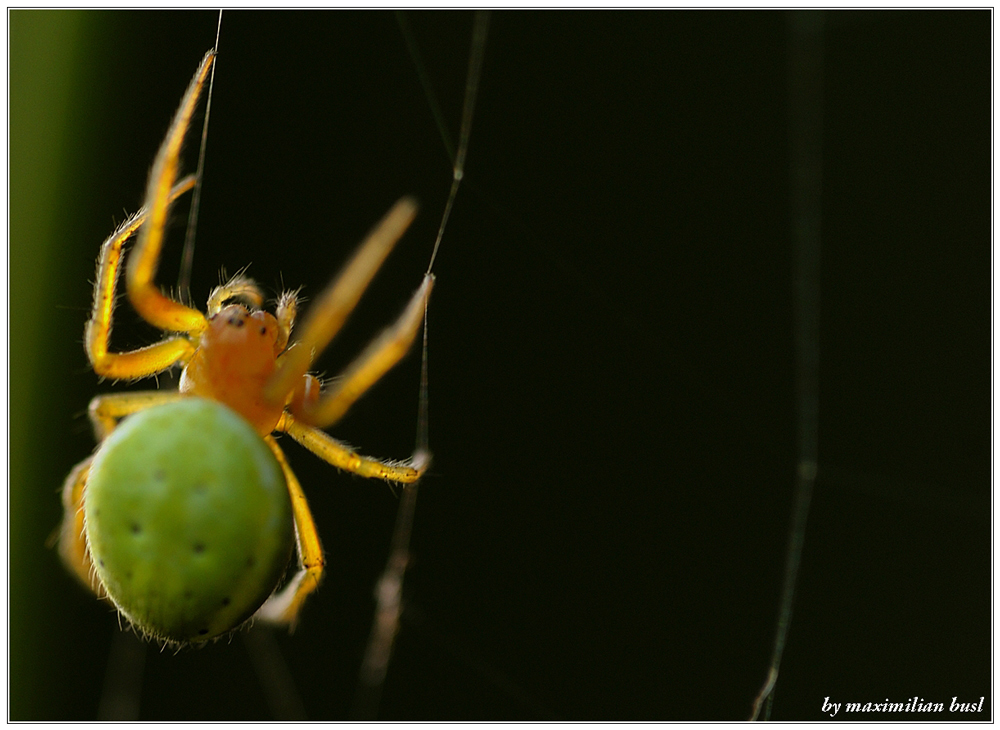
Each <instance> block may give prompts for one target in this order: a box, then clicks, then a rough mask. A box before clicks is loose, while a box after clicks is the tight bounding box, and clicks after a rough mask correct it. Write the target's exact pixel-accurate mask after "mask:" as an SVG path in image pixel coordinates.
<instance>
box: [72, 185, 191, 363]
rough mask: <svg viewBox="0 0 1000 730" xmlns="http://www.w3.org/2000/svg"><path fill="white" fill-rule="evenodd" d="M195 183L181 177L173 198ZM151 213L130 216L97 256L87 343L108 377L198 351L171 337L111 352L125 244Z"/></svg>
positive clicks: (91, 358)
mask: <svg viewBox="0 0 1000 730" xmlns="http://www.w3.org/2000/svg"><path fill="white" fill-rule="evenodd" d="M194 183H195V178H194V176H188V177H186V178H184V179H183V180H181V181H180V182H179V183H177V185H175V186H174V188H173V190H171V191H170V200H171V201H173V200H175V199H176V198H178V197H179V196H181V195H183V194H184V193H186V192H187V191H188V190H190V189H191V188H192V187H194ZM148 216H149V210H148V209H147V208H143V209H142V210H140V211H138V212H137V213H135V214H134V215H132V216H131V217H129V218H128V219H126V220H125V222H124V223H122V224H121V225H120V226H119V227H118V230H116V231H115V232H114V233H112V234H111V235H110V236H109V237H108V239H107V240H106V241H105V242H104V243H103V244H101V253H100V255H99V256H98V259H97V280H96V282H95V284H94V305H93V309H92V310H91V314H90V320H89V321H88V322H87V327H86V331H85V335H84V342H85V347H86V350H87V357H88V358H89V359H90V363H91V365H92V366H93V368H94V371H95V372H96V373H97V374H98V375H102V376H104V377H109V378H115V379H119V378H143V377H146V376H147V375H154V374H155V373H159V372H162V371H164V370H166V369H167V368H168V367H170V366H171V365H173V364H174V363H175V362H177V361H179V360H182V359H184V358H185V357H187V356H188V355H190V354H191V352H193V350H194V348H193V347H192V346H191V343H190V342H188V341H187V340H186V339H184V338H183V337H171V338H168V339H166V340H164V341H162V342H158V343H157V344H155V345H150V346H149V347H143V348H141V349H138V350H133V351H131V352H108V343H109V340H110V337H111V321H112V312H113V310H114V306H115V284H116V282H117V280H118V271H119V268H120V266H121V258H122V246H124V244H125V241H127V240H128V239H129V238H130V237H131V236H132V235H133V234H134V233H135V232H136V230H138V228H139V227H140V226H142V224H143V223H145V222H146V219H147V218H148Z"/></svg>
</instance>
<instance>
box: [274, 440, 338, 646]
mask: <svg viewBox="0 0 1000 730" xmlns="http://www.w3.org/2000/svg"><path fill="white" fill-rule="evenodd" d="M264 441H265V442H267V445H268V446H270V447H271V451H272V452H273V453H274V456H275V458H277V460H278V463H279V464H281V470H282V471H283V472H284V473H285V482H286V483H287V484H288V494H289V496H290V497H291V499H292V517H293V519H294V520H295V549H296V551H297V553H298V556H299V570H298V572H297V573H296V574H295V575H294V576H293V577H292V579H291V580H290V581H289V582H288V583H287V584H286V585H285V587H284V588H282V589H281V591H280V592H279V593H275V594H274V595H273V596H271V597H270V598H268V599H267V601H265V602H264V605H263V606H261V607H260V610H258V612H257V616H258V617H259V618H261V619H262V620H264V621H267V622H268V623H275V624H287V625H289V626H290V627H291V628H294V627H295V621H296V620H297V619H298V615H299V611H300V610H301V609H302V604H303V603H304V602H305V600H306V598H307V597H308V596H309V594H310V593H312V592H313V591H314V590H316V588H317V587H319V582H320V579H321V578H322V577H323V566H324V565H325V564H326V562H325V560H324V559H323V546H322V545H321V544H320V541H319V533H318V532H317V531H316V523H315V521H313V516H312V513H311V512H310V511H309V503H308V502H307V501H306V495H305V493H304V492H303V491H302V485H301V484H299V480H298V479H297V478H296V476H295V473H294V472H293V471H292V468H291V467H290V466H289V465H288V460H287V459H286V458H285V454H284V452H282V450H281V447H280V446H278V443H277V442H276V441H275V440H274V437H273V436H265V437H264Z"/></svg>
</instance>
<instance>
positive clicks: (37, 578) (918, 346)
mask: <svg viewBox="0 0 1000 730" xmlns="http://www.w3.org/2000/svg"><path fill="white" fill-rule="evenodd" d="M408 17H409V18H410V22H411V24H412V26H413V31H414V37H415V39H416V42H417V44H418V45H419V46H420V48H421V52H422V53H423V55H424V57H425V62H426V66H427V73H428V76H429V77H430V79H431V81H432V83H433V85H434V87H435V90H436V93H437V94H438V95H439V96H440V99H441V104H442V108H443V112H444V116H445V118H446V119H447V120H448V121H449V123H450V124H451V125H452V128H453V129H454V128H455V127H457V120H458V118H459V112H460V107H461V98H462V90H463V86H464V82H465V69H466V63H467V56H468V42H469V35H470V32H471V16H470V15H469V14H467V13H415V14H411V15H410V16H408ZM8 18H9V27H10V36H9V37H10V56H9V59H10V66H9V69H10V89H9V90H10V211H9V213H10V216H9V220H10V236H11V239H10V266H11V269H10V270H11V274H10V281H9V284H10V307H11V318H10V327H11V330H10V343H11V348H10V353H11V354H10V378H11V381H10V394H11V405H10V408H11V413H10V416H11V417H10V423H11V437H10V438H11V440H10V452H11V470H10V476H11V485H10V498H9V509H10V520H9V522H10V552H9V561H10V565H9V568H10V572H9V590H10V593H9V595H10V600H9V610H10V614H9V627H8V633H9V636H10V648H9V652H10V657H9V658H10V661H9V668H10V684H9V686H10V719H13V720H42V719H46V720H52V719H62V720H80V719H94V718H96V717H98V716H101V717H104V718H111V717H121V718H128V717H133V718H134V717H138V718H140V719H144V720H153V719H172V720H224V719H231V720H241V719H272V718H295V717H309V718H311V719H339V718H344V717H346V716H348V714H349V712H350V707H351V703H352V698H353V695H354V690H355V686H356V677H357V671H358V667H359V664H360V656H361V652H362V651H363V648H364V644H365V641H366V639H367V636H368V630H369V627H370V622H371V617H372V607H373V604H372V600H371V591H372V586H373V585H374V582H375V580H376V577H377V575H378V573H379V571H380V570H381V567H382V565H383V564H384V560H385V557H386V554H387V552H388V545H389V536H390V533H391V529H392V521H393V518H394V514H395V505H396V498H395V496H394V495H393V494H392V492H391V490H389V489H388V488H386V487H385V486H384V485H380V484H370V483H366V482H364V481H362V480H360V479H355V478H352V477H349V476H346V475H338V474H337V473H336V472H334V470H332V469H330V468H329V467H327V466H326V465H324V464H322V463H320V462H318V460H316V459H314V458H313V457H311V456H310V455H309V454H306V453H303V452H302V451H301V450H300V449H298V448H297V447H296V446H295V445H294V444H292V445H289V446H288V448H287V451H288V452H289V456H290V458H291V459H292V463H293V466H294V467H295V469H296V471H297V473H298V475H299V477H300V479H301V481H302V483H303V485H304V486H305V488H306V490H307V493H308V494H309V497H310V501H311V505H312V507H313V511H314V514H315V516H316V519H317V523H318V525H319V527H320V532H321V535H322V538H323V541H324V546H325V548H326V552H327V558H328V564H329V572H328V575H327V578H326V582H325V583H324V585H323V588H322V590H321V591H320V592H319V594H318V595H317V596H316V597H315V598H314V599H313V600H311V601H310V602H309V604H308V605H307V607H306V610H305V613H304V616H303V619H302V623H301V625H300V627H299V629H298V630H297V632H296V633H295V634H294V635H293V636H290V637H289V636H287V635H284V634H281V633H277V634H271V633H268V632H266V631H257V630H255V631H254V632H252V633H249V634H246V633H241V634H238V635H237V636H236V637H235V638H233V640H232V641H229V642H219V643H217V644H213V645H210V646H207V647H204V648H202V649H195V650H185V651H182V652H180V653H178V654H176V655H175V654H173V653H171V652H165V653H164V652H160V651H159V650H158V649H157V648H156V647H155V646H154V647H148V648H146V647H144V646H143V645H141V644H139V643H138V642H136V641H135V640H134V639H132V637H131V636H130V635H129V634H127V633H123V632H121V631H120V630H119V626H118V621H117V620H116V618H115V615H114V612H113V611H111V610H110V609H109V608H108V607H107V606H106V605H103V604H101V603H99V602H97V601H95V600H94V599H93V598H92V597H90V596H88V595H87V594H86V593H85V592H83V591H82V590H80V589H79V588H78V587H77V586H76V585H75V583H74V582H73V581H72V579H71V578H70V577H69V576H68V575H66V574H65V573H64V571H63V570H62V568H61V566H60V565H59V563H58V559H57V557H56V555H55V552H54V551H53V550H51V549H48V548H46V540H47V538H48V536H49V535H50V534H51V532H52V530H53V529H54V528H55V526H56V525H57V524H58V522H59V519H60V511H61V510H60V506H59V498H58V489H59V486H60V484H61V482H62V479H63V478H64V476H65V474H66V473H67V472H68V471H69V470H70V469H71V468H72V466H73V465H74V464H75V463H77V462H78V461H79V460H81V459H82V458H84V457H85V456H86V455H87V454H89V453H90V451H91V450H92V448H93V438H92V435H91V433H90V427H89V425H88V422H87V419H86V415H85V413H86V405H87V403H88V401H89V399H90V398H91V397H92V396H93V395H94V394H95V393H97V392H106V391H108V390H111V389H112V388H122V387H132V386H126V385H118V386H113V385H112V384H110V383H100V382H98V379H97V377H96V376H95V375H94V374H93V373H92V372H91V371H90V370H89V368H88V365H87V362H86V358H85V356H84V354H83V348H82V335H83V323H84V321H85V319H86V317H87V312H88V308H89V304H90V295H91V284H90V282H91V280H92V278H93V272H94V260H95V257H96V254H97V251H98V247H99V245H100V243H101V241H102V240H103V239H104V238H105V237H106V236H107V234H108V233H110V232H111V230H112V229H113V228H114V226H115V224H116V223H117V222H119V221H120V220H122V219H123V218H124V217H125V215H126V214H127V213H128V212H131V211H134V210H135V209H136V208H137V207H138V206H139V205H140V203H141V196H142V191H143V188H144V185H145V176H146V174H147V171H148V167H149V164H150V163H151V161H152V158H153V154H154V153H155V150H156V148H157V146H158V144H159V142H160V140H161V138H162V135H163V133H164V132H165V130H166V128H167V125H168V122H169V119H170V116H171V114H172V113H173V110H174V108H175V106H176V104H177V103H178V101H179V99H180V96H181V93H182V92H183V89H184V88H185V86H186V84H187V82H188V80H189V78H190V75H191V74H192V73H193V72H194V69H195V67H196V65H197V63H198V61H199V59H200V58H201V56H202V55H203V53H204V52H205V50H207V49H208V48H209V47H210V46H211V45H212V43H213V41H214V37H215V27H216V13H214V12H180V11H170V12H162V11H155V12H154V11H141V12H140V11H135V12H124V11H89V12H74V11H9V15H8ZM787 20H788V19H787V16H786V14H784V13H779V12H709V11H705V12H653V13H606V12H574V13H551V12H531V13H528V12H506V13H497V14H495V15H494V16H493V23H492V29H491V35H490V39H489V42H488V44H487V48H486V62H485V66H484V70H483V84H482V90H481V96H480V106H479V109H478V111H477V116H476V121H475V125H474V129H473V138H472V146H471V149H470V152H469V163H468V176H467V181H466V184H465V185H466V186H465V188H464V189H463V191H462V193H461V194H460V196H459V200H458V202H457V204H456V208H455V213H454V217H453V221H452V225H451V227H450V229H449V231H448V233H447V236H446V239H445V243H444V247H443V249H442V253H441V258H440V260H439V262H438V266H437V273H438V276H439V279H438V286H437V288H436V290H435V294H434V300H433V302H432V309H431V335H430V337H431V349H430V359H431V403H430V406H431V438H432V445H433V447H434V450H435V456H436V461H435V466H434V469H433V473H432V474H431V475H430V476H429V477H428V479H427V480H426V482H425V484H424V487H423V489H422V492H421V498H420V502H419V504H418V506H417V518H416V520H417V521H416V526H415V533H414V564H413V566H412V569H411V572H410V573H409V575H408V578H407V596H408V603H407V606H408V608H407V614H406V616H405V620H404V626H403V630H402V632H401V634H400V637H399V642H398V646H397V651H396V655H395V657H394V660H393V664H392V667H391V669H390V673H389V677H388V680H387V683H386V687H385V691H384V693H383V697H382V702H381V707H380V711H379V712H380V714H379V717H381V718H383V719H539V718H561V719H579V720H586V719H605V720H613V719H625V720H628V719H646V720H655V719H666V720H671V719H716V720H717V719H741V718H744V717H746V716H747V715H748V714H749V708H750V702H751V700H752V698H753V696H754V694H755V693H756V691H757V689H758V688H759V686H760V685H761V683H762V682H763V679H764V675H765V671H766V665H767V661H768V659H769V656H770V645H771V641H772V637H773V632H774V628H775V620H776V614H777V604H778V596H779V592H780V585H781V573H782V569H783V561H784V555H783V551H784V545H785V542H786V537H787V522H788V515H789V513H790V510H791V504H792V491H791V490H792V484H793V477H794V464H795V439H796V432H795V420H794V382H795V372H794V357H793V352H794V348H793V340H792V305H791V302H792V290H793V286H792V249H791V242H790V230H791V224H790V222H789V200H790V197H791V191H790V189H789V186H790V182H789V174H788V169H789V157H788V149H789V140H788V131H787V130H788V124H787V120H788V114H789V110H788V91H787V88H788V87H787V78H788V30H787ZM990 38H991V35H990V13H989V12H988V11H981V12H927V11H923V12H838V13H830V14H828V15H827V18H826V33H825V44H826V48H825V60H824V85H825V88H824V130H823V135H824V136H823V156H824V159H823V165H824V168H823V249H822V284H821V335H820V337H821V359H820V477H819V482H818V485H817V492H816V497H815V500H814V505H813V513H812V515H811V517H810V525H809V532H808V534H807V538H806V547H805V554H804V560H803V567H802V573H801V584H800V592H799V595H798V599H797V604H796V614H795V617H794V620H793V624H792V631H791V634H790V636H789V644H788V650H787V652H788V653H787V655H786V659H785V663H784V665H783V674H782V677H781V679H780V681H779V685H778V692H777V697H776V703H775V707H774V717H775V718H777V719H799V720H803V719H819V718H820V717H823V715H822V714H821V713H820V706H821V704H822V701H823V699H824V697H827V696H830V697H831V699H832V700H833V701H841V702H847V701H852V702H854V701H862V702H864V701H868V700H872V701H884V699H885V698H886V697H888V698H891V699H893V700H901V701H905V700H906V699H908V698H909V697H911V696H913V695H915V694H916V695H919V696H921V697H922V698H924V699H927V700H932V701H945V702H947V701H950V698H951V697H952V696H956V695H957V696H959V697H960V699H963V700H964V699H965V698H969V699H970V700H972V699H974V700H976V701H978V698H979V697H980V696H981V695H985V696H986V702H985V709H984V715H983V716H981V717H980V716H977V717H976V718H975V719H986V716H987V713H988V714H989V716H991V715H992V697H990V696H989V692H990V686H991V685H990V573H989V569H990V519H989V509H990V437H989V434H990V400H989V399H990V369H989V368H990V344H989V343H990V273H989V264H990V240H991V238H990V230H991V229H990V149H991V148H990V99H991V96H990V92H991V87H990ZM199 123H200V122H199ZM196 149H197V145H196V144H195V143H191V144H189V149H188V154H187V158H186V169H189V170H191V169H193V168H194V164H195V158H194V152H195V151H196ZM448 185H449V165H448V162H447V159H446V155H445V153H444V151H443V145H442V144H441V142H440V139H439V137H438V134H437V132H436V130H435V128H434V123H433V120H432V118H431V114H430V112H429V111H428V105H427V102H426V100H425V98H424V95H423V92H422V90H421V88H420V85H419V82H418V80H417V74H416V72H415V71H414V68H413V63H412V61H411V60H410V58H409V56H408V54H407V51H406V46H405V43H404V41H403V39H402V36H401V34H400V33H399V30H398V27H397V24H396V20H395V18H394V16H393V15H392V14H391V13H379V12H364V13H359V12H329V11H327V12H274V11H271V12H231V13H227V14H226V16H225V18H224V20H223V26H222V39H221V45H220V57H219V62H218V71H217V76H216V91H215V97H214V100H213V112H212V129H211V133H210V139H209V147H208V160H207V167H206V173H205V188H204V194H203V198H202V214H201V216H200V222H199V231H198V241H199V243H198V250H197V252H196V255H195V265H194V280H193V286H192V289H193V294H194V298H195V300H196V302H198V303H201V302H204V300H205V298H206V297H207V294H208V291H209V290H210V288H211V287H212V286H213V285H215V284H217V283H218V281H219V278H220V271H221V269H223V268H225V269H226V270H227V271H228V273H230V274H232V273H234V272H235V271H237V270H239V269H240V268H241V267H243V266H246V265H248V264H249V265H250V269H249V271H248V274H249V275H250V276H253V277H255V278H256V279H258V281H260V282H261V284H262V285H263V286H265V287H266V288H267V289H268V290H269V291H272V292H277V291H280V290H281V289H282V288H293V287H297V286H300V285H302V286H304V287H305V288H304V290H303V294H304V295H305V296H307V297H308V296H310V295H314V294H315V293H316V292H317V291H319V289H320V288H321V287H322V286H323V285H324V284H325V283H326V281H327V280H328V279H329V277H330V276H331V275H332V274H333V272H335V271H336V270H337V268H338V267H339V266H340V263H341V262H342V261H343V259H344V258H345V257H346V256H347V255H348V253H349V252H350V251H351V250H352V248H353V246H354V245H355V243H356V242H357V241H358V240H359V239H360V237H361V236H362V235H363V233H364V232H365V231H366V230H367V228H368V227H369V226H370V225H371V224H372V223H373V222H374V221H375V220H377V219H378V217H379V216H380V215H381V214H382V213H383V212H384V211H385V210H386V209H387V208H388V207H389V205H391V203H392V202H393V201H394V200H395V199H396V198H397V197H398V196H399V195H402V194H404V193H411V194H415V195H417V196H418V198H419V199H420V200H421V202H422V204H423V208H422V213H421V216H420V218H419V219H418V222H417V223H416V224H415V226H414V228H413V229H412V231H411V232H410V233H409V234H408V235H407V237H406V238H405V239H404V241H403V243H402V244H401V245H400V247H399V249H398V250H397V251H396V252H395V253H394V254H393V256H392V257H391V259H390V261H389V262H388V263H387V265H386V267H385V270H384V271H383V272H382V273H381V274H380V275H379V277H378V278H377V279H376V281H375V282H374V284H373V286H372V288H371V290H370V293H369V294H368V295H367V297H366V298H365V300H364V302H363V303H362V305H361V306H360V307H359V310H358V312H357V314H356V315H355V317H354V318H352V320H351V322H350V323H349V325H348V328H347V329H346V330H345V332H344V333H343V334H342V336H339V337H338V339H337V341H336V343H335V347H334V348H331V352H330V353H329V355H328V356H327V357H325V358H324V360H323V361H322V363H321V366H322V368H323V369H324V370H325V371H326V372H327V374H334V373H335V372H337V370H338V369H339V368H340V367H342V366H343V365H344V364H346V363H347V362H348V361H349V360H350V359H351V357H352V355H353V354H354V353H356V352H358V351H359V349H360V348H361V347H362V346H363V344H364V343H365V342H366V341H367V339H368V338H370V337H371V336H372V335H373V334H374V333H375V332H377V331H378V329H379V328H380V327H382V326H383V325H384V324H386V323H388V322H389V321H390V320H391V319H392V317H393V316H394V315H395V314H396V313H397V312H398V310H399V308H400V307H401V306H402V305H403V303H404V302H405V300H406V299H407V297H408V296H409V294H410V293H411V292H412V291H413V290H414V289H415V288H416V286H417V285H418V284H419V282H420V277H421V275H422V273H423V270H424V267H425V266H426V261H427V258H428V256H429V252H430V248H431V244H432V242H433V238H434V232H435V230H436V226H437V222H438V219H439V216H440V213H441V210H442V208H443V204H444V199H445V196H446V194H447V190H448ZM185 215H186V211H185V210H184V209H183V206H181V207H179V209H178V211H177V214H176V215H175V219H176V220H175V227H174V229H173V230H174V232H173V235H172V239H171V241H172V242H171V244H170V245H169V246H168V247H167V249H166V250H165V252H164V263H163V266H162V267H161V269H160V281H161V282H162V283H163V284H164V285H165V286H169V285H171V284H172V282H174V281H176V276H177V261H178V260H179V249H180V240H181V239H182V237H183V235H182V229H183V223H184V220H185ZM117 314H118V318H117V319H116V322H115V334H114V337H113V341H114V344H115V346H117V347H119V348H126V347H135V346H137V345H139V344H145V343H148V342H152V341H155V339H156V338H157V337H158V335H157V333H156V332H155V331H152V330H150V329H149V328H148V327H146V326H145V325H143V324H142V323H141V322H138V321H137V320H136V318H135V317H134V315H131V313H130V312H129V310H128V307H127V305H123V306H121V307H119V309H118V311H117ZM418 372H419V362H418V359H417V358H415V357H411V358H409V359H408V360H407V361H406V362H404V363H403V364H402V365H401V366H400V367H399V368H398V369H397V370H396V371H394V372H393V373H392V374H391V375H390V376H388V377H387V378H386V380H385V382H383V383H381V384H380V385H379V386H378V387H377V388H376V389H375V390H373V392H372V393H370V394H369V395H367V396H366V397H365V399H364V400H363V401H361V402H360V403H359V404H358V405H357V406H356V407H355V409H354V410H353V411H352V413H351V414H350V415H349V416H348V417H347V418H346V419H345V420H344V421H343V422H342V423H341V424H338V425H337V427H336V428H335V429H334V430H333V432H334V434H335V435H336V436H338V437H339V438H343V439H345V440H347V441H349V442H351V443H353V444H355V445H357V446H359V447H360V448H362V449H363V450H364V451H365V452H366V453H371V454H375V455H379V456H385V457H404V456H406V455H407V454H408V453H409V452H410V450H411V449H412V443H413V435H414V426H413V424H414V421H415V416H416V403H417V398H416V392H417V387H416V385H417V376H418ZM160 385H161V387H170V379H169V378H161V379H160ZM139 387H150V386H149V384H148V383H146V384H139ZM886 719H888V718H886Z"/></svg>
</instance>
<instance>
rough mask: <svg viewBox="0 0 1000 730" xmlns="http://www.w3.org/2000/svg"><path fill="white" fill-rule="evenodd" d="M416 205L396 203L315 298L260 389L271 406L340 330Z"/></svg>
mask: <svg viewBox="0 0 1000 730" xmlns="http://www.w3.org/2000/svg"><path fill="white" fill-rule="evenodd" d="M416 212H417V205H416V203H415V202H413V200H412V199H410V198H406V197H404V198H400V199H399V201H397V202H396V204H395V205H394V206H393V207H392V208H391V209H390V210H389V212H388V213H386V215H385V217H384V218H382V220H381V221H379V223H378V225H376V226H375V228H374V229H372V231H371V233H369V234H368V237H367V238H365V240H364V242H362V244H361V246H360V247H359V248H358V250H357V252H356V253H355V254H354V257H353V258H352V259H351V260H350V261H349V262H348V264H347V266H346V267H344V269H343V271H341V272H340V275H339V276H338V277H337V278H336V279H334V281H333V282H332V283H331V284H330V285H329V286H328V287H327V288H326V289H325V290H324V291H323V292H322V293H321V294H320V295H319V297H318V298H317V299H316V302H315V303H314V304H313V306H312V308H311V309H310V310H309V313H308V314H307V315H306V319H305V321H304V322H303V324H302V333H301V335H300V337H299V338H298V339H297V340H296V342H295V343H294V344H293V345H292V346H291V347H290V348H289V349H288V350H286V351H285V353H284V355H282V357H281V359H280V360H279V363H278V369H277V370H275V372H274V374H273V375H272V376H271V378H270V379H269V381H268V383H267V385H266V386H265V388H264V396H265V398H266V399H267V400H268V401H270V402H271V403H284V401H285V399H286V397H287V396H288V394H289V393H291V392H292V391H293V390H294V388H295V387H296V385H297V384H298V383H299V381H300V380H301V379H302V376H303V375H305V373H306V371H307V370H308V369H309V367H310V365H312V363H313V361H314V360H315V359H316V357H317V356H318V355H319V353H320V352H322V351H323V349H324V348H325V347H326V346H327V345H328V344H329V343H330V340H332V339H333V337H334V335H336V334H337V332H338V331H339V330H340V328H341V327H342V326H343V324H344V321H345V320H346V319H347V315H348V314H350V313H351V310H353V309H354V307H355V305H357V303H358V300H359V299H360V298H361V295H362V294H363V293H364V290H365V289H366V288H367V286H368V283H369V282H370V281H371V280H372V277H374V276H375V272H376V271H378V269H379V267H380V266H381V265H382V262H383V261H385V257H386V256H388V255H389V252H390V251H391V250H392V247H393V246H394V245H395V244H396V241H398V240H399V238H400V236H402V235H403V232H404V231H405V230H406V228H407V227H408V226H409V225H410V222H411V221H412V220H413V217H414V216H415V215H416Z"/></svg>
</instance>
